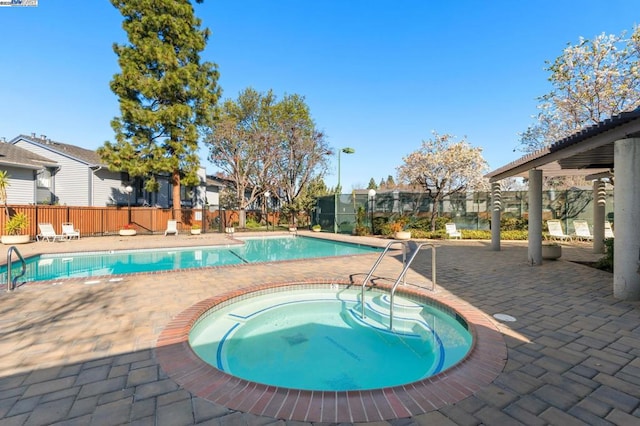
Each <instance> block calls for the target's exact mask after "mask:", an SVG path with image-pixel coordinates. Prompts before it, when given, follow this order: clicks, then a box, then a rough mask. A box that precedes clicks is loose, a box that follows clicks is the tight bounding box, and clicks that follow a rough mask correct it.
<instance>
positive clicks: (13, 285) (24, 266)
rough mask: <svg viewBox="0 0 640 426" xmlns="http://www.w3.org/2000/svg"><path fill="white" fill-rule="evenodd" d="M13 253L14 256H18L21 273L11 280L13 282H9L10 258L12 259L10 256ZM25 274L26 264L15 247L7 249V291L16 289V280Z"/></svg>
mask: <svg viewBox="0 0 640 426" xmlns="http://www.w3.org/2000/svg"><path fill="white" fill-rule="evenodd" d="M13 252H15V253H16V255H17V256H18V259H20V262H21V263H22V272H21V273H20V274H18V275H16V276H15V277H14V278H13V280H11V257H12V256H11V254H12V253H13ZM26 272H27V263H26V262H25V261H24V258H23V257H22V255H21V254H20V252H19V251H18V248H17V247H16V246H11V247H9V250H7V291H11V290H13V289H14V288H16V282H17V281H18V278H20V277H21V276H23V275H24V274H26Z"/></svg>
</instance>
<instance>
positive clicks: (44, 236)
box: [36, 223, 64, 241]
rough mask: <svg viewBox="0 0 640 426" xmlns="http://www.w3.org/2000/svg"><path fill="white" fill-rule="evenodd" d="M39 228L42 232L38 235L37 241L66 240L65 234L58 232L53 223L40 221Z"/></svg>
mask: <svg viewBox="0 0 640 426" xmlns="http://www.w3.org/2000/svg"><path fill="white" fill-rule="evenodd" d="M38 228H39V229H40V233H39V234H38V235H36V241H41V240H47V241H55V240H58V241H62V240H64V235H60V234H56V230H55V229H54V228H53V225H52V224H50V223H39V224H38Z"/></svg>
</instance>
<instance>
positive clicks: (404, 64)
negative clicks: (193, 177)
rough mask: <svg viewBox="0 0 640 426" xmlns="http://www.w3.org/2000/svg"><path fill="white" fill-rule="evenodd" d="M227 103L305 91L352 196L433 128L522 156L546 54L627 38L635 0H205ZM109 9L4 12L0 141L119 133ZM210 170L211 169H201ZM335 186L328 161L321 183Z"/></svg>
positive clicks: (488, 149)
mask: <svg viewBox="0 0 640 426" xmlns="http://www.w3.org/2000/svg"><path fill="white" fill-rule="evenodd" d="M195 7H196V14H197V16H198V17H199V18H201V19H202V21H203V26H206V27H208V28H210V29H211V31H212V36H211V38H210V40H209V44H208V46H207V48H206V50H205V51H204V52H203V54H202V58H203V60H207V61H212V62H215V63H217V64H218V67H219V71H220V80H219V84H220V86H221V88H222V90H223V98H225V99H226V98H233V99H235V98H237V96H238V94H239V93H240V91H242V90H244V89H245V88H247V87H253V88H254V89H256V90H259V91H263V92H264V91H267V90H269V89H272V90H273V91H274V92H275V93H276V94H277V95H278V96H279V97H281V96H283V95H284V94H294V93H296V94H299V95H302V96H304V97H305V99H306V102H307V104H308V105H309V107H310V110H311V114H312V116H313V119H314V120H315V122H316V125H317V127H318V129H320V130H323V131H324V132H325V133H326V134H327V136H328V141H329V144H330V145H331V146H332V147H333V148H335V149H336V150H338V149H340V148H342V147H351V148H353V149H355V153H354V154H352V155H345V154H342V156H341V174H340V175H341V183H342V187H343V188H344V190H345V191H348V190H351V189H353V188H358V187H365V186H366V185H367V184H368V182H369V179H370V178H372V177H373V178H374V179H375V180H376V182H379V181H380V180H381V179H382V178H385V179H386V177H387V176H388V175H392V176H394V177H395V175H396V168H397V167H398V166H399V165H401V164H402V158H403V157H404V156H405V155H407V154H409V153H410V152H412V151H415V150H416V149H418V148H419V147H420V145H421V142H422V141H423V140H425V139H428V138H429V137H430V136H431V132H432V131H433V130H435V131H437V132H439V133H450V134H453V135H456V136H458V137H462V136H466V137H467V140H468V141H469V143H470V144H472V145H473V146H478V147H481V148H482V149H483V155H484V158H485V159H486V160H487V161H488V162H489V165H490V168H491V169H495V168H498V167H500V166H502V165H504V164H506V163H508V162H510V161H513V160H516V159H517V158H519V157H520V156H521V155H522V153H521V152H514V148H516V147H517V146H518V133H520V132H522V131H524V130H525V129H526V128H527V126H528V125H529V124H530V123H531V122H532V119H531V116H532V115H534V114H535V113H536V105H537V104H538V101H537V97H538V96H541V95H543V94H545V93H547V92H549V90H550V88H551V86H550V85H549V83H548V81H547V77H548V73H547V72H546V71H544V67H545V60H549V61H552V60H553V59H555V58H556V57H557V56H559V55H560V54H561V53H562V49H563V48H564V47H565V46H566V45H567V43H571V44H575V43H577V41H578V39H579V37H580V36H584V37H587V38H591V37H593V36H595V35H597V34H600V33H602V32H605V33H609V34H619V33H621V32H622V31H625V30H626V31H628V32H630V31H631V30H632V28H633V26H634V24H637V23H638V17H637V13H632V11H633V10H636V11H637V0H608V1H607V2H604V3H603V2H602V0H583V1H581V2H580V3H579V6H576V3H575V2H570V1H549V0H537V1H514V0H492V1H489V0H485V1H481V0H477V1H471V0H468V1H467V0H458V1H455V2H453V1H429V0H315V1H305V0H281V1H279V0H205V1H204V3H202V4H199V5H196V6H195ZM121 22H122V17H121V16H120V14H119V13H118V11H117V10H116V9H115V8H114V7H113V6H112V5H111V3H110V2H109V1H108V0H67V1H63V0H40V1H39V5H38V7H28V8H11V7H5V8H0V35H1V36H2V40H3V41H2V50H1V51H0V52H2V56H1V57H2V65H3V66H2V76H1V77H0V117H2V118H1V119H0V137H5V138H6V139H7V140H10V139H12V138H13V137H15V136H17V135H18V134H21V133H23V134H30V133H32V132H33V133H36V134H37V135H41V134H44V135H47V136H48V137H49V138H51V139H53V140H56V141H60V142H66V143H70V144H74V145H78V146H82V147H85V148H88V149H95V148H97V147H99V146H100V145H102V144H103V143H104V141H106V140H112V141H113V140H114V137H113V131H112V129H111V126H110V121H111V119H112V118H113V117H114V116H116V115H119V110H118V104H117V99H116V97H115V95H113V93H112V92H111V91H110V89H109V82H110V80H111V78H112V76H113V74H115V73H117V72H119V68H118V65H117V58H116V56H115V54H114V53H113V50H112V44H113V43H114V42H119V43H121V42H124V41H125V40H126V35H125V33H124V31H123V30H122V27H121ZM201 152H202V163H203V165H205V166H206V167H207V171H208V172H209V173H213V172H215V169H214V168H213V166H212V165H211V164H210V163H208V162H207V161H206V158H205V155H206V150H202V151H201ZM325 182H326V183H327V185H328V186H330V187H331V186H334V185H335V184H336V183H337V159H336V158H334V159H333V164H332V168H331V170H330V172H329V174H328V175H327V176H326V178H325Z"/></svg>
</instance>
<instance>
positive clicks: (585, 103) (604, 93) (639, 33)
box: [520, 26, 640, 152]
mask: <svg viewBox="0 0 640 426" xmlns="http://www.w3.org/2000/svg"><path fill="white" fill-rule="evenodd" d="M547 64H548V67H547V68H546V70H547V71H549V72H550V73H551V75H550V76H549V81H550V82H551V84H552V86H553V89H552V91H551V92H550V93H548V94H546V95H544V96H541V97H540V98H539V100H540V104H539V105H538V109H539V113H538V115H537V117H536V122H535V123H534V124H533V125H531V126H530V127H529V128H528V129H527V130H526V131H524V132H523V133H522V134H521V135H520V143H521V145H522V150H523V151H525V152H532V151H536V150H538V149H540V148H543V147H545V146H548V145H550V144H551V143H553V142H555V141H557V140H560V139H562V138H563V137H566V136H569V135H571V134H572V133H575V132H576V131H579V130H580V129H582V128H584V127H586V126H590V125H593V124H596V123H598V122H600V121H602V120H604V119H607V118H609V117H611V116H612V115H615V114H619V113H621V112H624V111H629V110H631V109H634V108H636V107H638V106H640V71H639V68H640V26H636V27H635V29H634V31H633V33H632V35H631V36H630V37H629V38H625V34H624V33H623V34H622V35H620V36H615V35H606V34H601V35H599V36H597V37H595V38H594V39H593V40H587V39H584V38H580V41H579V43H578V44H577V45H575V46H572V45H568V46H567V47H566V48H565V49H564V51H563V52H562V55H560V56H559V57H558V58H556V60H555V61H554V62H553V63H549V62H547Z"/></svg>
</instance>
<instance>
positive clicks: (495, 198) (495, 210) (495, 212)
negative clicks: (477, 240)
mask: <svg viewBox="0 0 640 426" xmlns="http://www.w3.org/2000/svg"><path fill="white" fill-rule="evenodd" d="M491 207H492V208H491V250H493V251H500V212H501V211H502V192H501V191H500V184H499V183H497V182H494V183H492V184H491Z"/></svg>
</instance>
